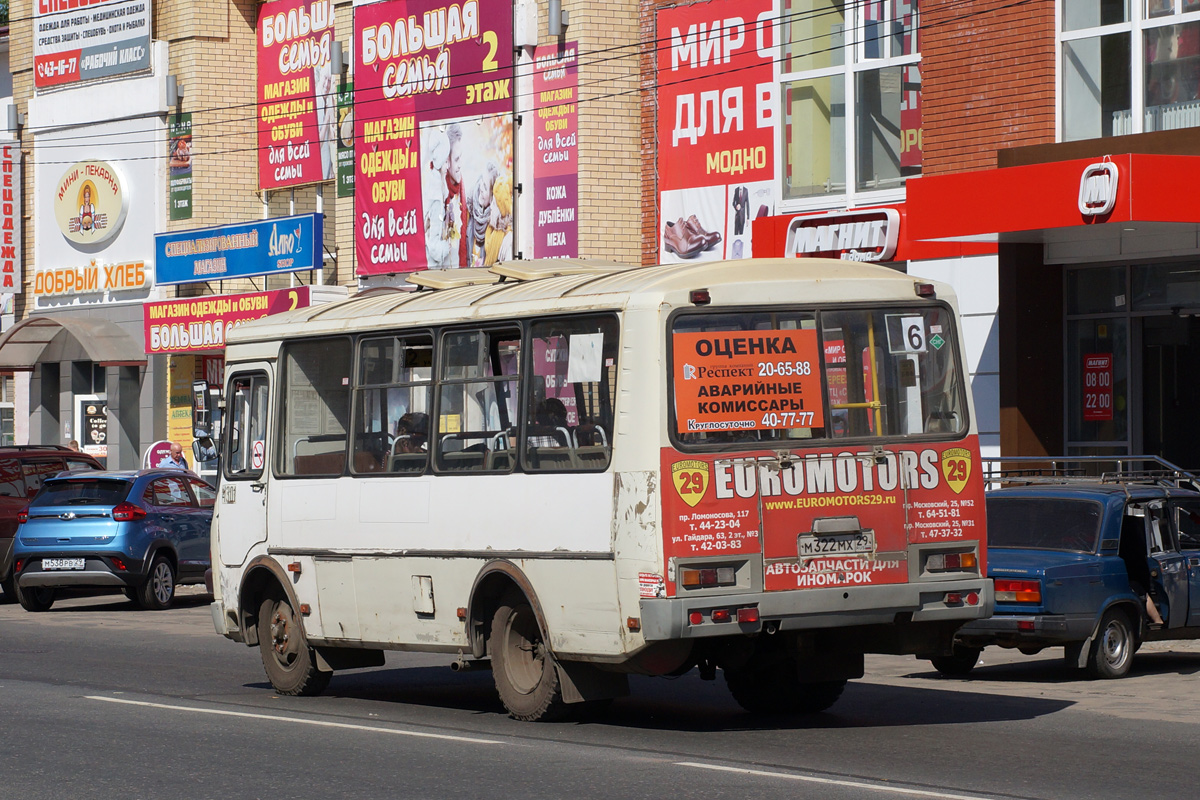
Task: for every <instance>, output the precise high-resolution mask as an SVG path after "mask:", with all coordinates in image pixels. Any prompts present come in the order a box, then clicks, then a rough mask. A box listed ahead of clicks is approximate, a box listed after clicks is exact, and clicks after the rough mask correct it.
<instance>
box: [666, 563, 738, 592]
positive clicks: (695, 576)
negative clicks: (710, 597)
mask: <svg viewBox="0 0 1200 800" xmlns="http://www.w3.org/2000/svg"><path fill="white" fill-rule="evenodd" d="M736 583H737V570H736V569H734V568H733V567H713V568H707V569H681V570H679V584H680V586H682V587H683V588H685V589H707V588H709V587H710V586H733V585H734V584H736Z"/></svg>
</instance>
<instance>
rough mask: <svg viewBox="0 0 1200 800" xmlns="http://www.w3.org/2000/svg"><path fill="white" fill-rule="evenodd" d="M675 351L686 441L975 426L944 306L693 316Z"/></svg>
mask: <svg viewBox="0 0 1200 800" xmlns="http://www.w3.org/2000/svg"><path fill="white" fill-rule="evenodd" d="M671 351H672V360H673V376H672V377H673V389H674V391H673V402H674V412H675V431H674V433H675V436H676V437H677V438H678V439H679V440H680V441H682V442H684V443H687V444H730V443H767V442H787V441H797V440H811V439H831V438H878V437H885V438H887V437H903V436H913V435H927V434H962V433H965V431H966V414H965V408H966V407H965V398H964V396H963V392H964V386H963V384H962V381H961V380H960V378H959V372H958V367H957V358H956V355H955V353H956V352H957V349H956V345H955V333H954V326H953V323H952V314H951V312H950V311H949V310H948V309H946V308H943V307H936V306H929V307H923V308H914V309H906V308H902V307H899V308H873V309H854V310H836V311H824V312H746V313H733V314H730V313H712V314H709V313H702V314H685V315H680V316H678V317H676V319H675V322H674V326H673V328H672V340H671Z"/></svg>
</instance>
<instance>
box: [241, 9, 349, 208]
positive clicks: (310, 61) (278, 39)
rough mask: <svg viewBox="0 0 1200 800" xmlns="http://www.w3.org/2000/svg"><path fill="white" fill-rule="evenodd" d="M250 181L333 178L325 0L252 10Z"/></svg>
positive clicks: (333, 113)
mask: <svg viewBox="0 0 1200 800" xmlns="http://www.w3.org/2000/svg"><path fill="white" fill-rule="evenodd" d="M256 32H257V37H258V38H257V41H258V185H259V186H260V187H261V188H263V189H279V188H282V187H286V186H302V185H305V184H310V183H320V182H321V181H328V180H332V179H333V165H334V157H335V154H334V148H335V147H336V146H337V140H336V138H335V135H334V134H335V129H336V128H337V97H336V88H335V86H334V75H333V70H332V68H331V61H330V47H331V45H332V43H333V0H272V1H271V2H269V3H263V5H262V6H261V7H260V8H259V10H258V27H257V28H256Z"/></svg>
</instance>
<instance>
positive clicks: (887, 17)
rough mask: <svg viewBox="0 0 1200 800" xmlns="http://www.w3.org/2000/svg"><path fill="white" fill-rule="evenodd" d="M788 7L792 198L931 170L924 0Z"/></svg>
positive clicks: (849, 196) (849, 198)
mask: <svg viewBox="0 0 1200 800" xmlns="http://www.w3.org/2000/svg"><path fill="white" fill-rule="evenodd" d="M784 6H785V8H784V11H783V14H784V21H783V23H782V27H783V30H784V36H783V38H784V45H783V46H784V54H783V55H784V57H783V59H782V68H783V73H784V74H783V76H782V80H781V86H780V97H781V99H782V102H783V114H782V116H783V128H784V130H783V139H784V142H783V146H784V150H785V157H784V158H785V162H784V163H785V173H784V178H783V184H784V185H783V199H784V201H787V200H801V199H806V198H827V197H829V196H831V195H845V196H846V197H845V199H839V200H837V201H836V202H839V203H847V204H850V205H853V204H854V199H855V196H856V195H857V194H858V193H865V192H891V193H893V196H894V195H897V194H899V190H901V189H903V188H904V182H905V180H906V179H908V178H909V177H914V176H917V175H920V174H921V161H922V129H921V69H920V14H919V5H918V2H917V0H863V2H860V3H845V2H844V0H815V5H813V4H801V3H800V2H799V0H785V3H784ZM848 109H853V110H854V117H853V119H852V120H848V119H847V110H848Z"/></svg>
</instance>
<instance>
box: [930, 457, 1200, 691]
mask: <svg viewBox="0 0 1200 800" xmlns="http://www.w3.org/2000/svg"><path fill="white" fill-rule="evenodd" d="M987 524H988V576H989V577H991V578H992V579H993V580H994V581H995V591H996V610H995V613H994V615H993V616H992V617H991V618H990V619H984V620H977V621H975V622H971V623H969V624H967V625H966V626H964V627H963V628H961V629H960V630H959V632H958V634H957V638H956V644H955V648H954V651H953V653H952V654H944V655H942V656H940V657H937V658H934V659H933V664H934V666H935V667H936V668H937V669H938V670H940V671H941V672H943V673H946V674H965V673H967V672H969V671H970V670H971V668H972V667H974V665H975V663H976V660H977V659H978V658H979V654H980V651H981V650H982V648H983V647H985V646H986V645H999V646H1001V647H1012V648H1017V649H1018V650H1020V651H1021V652H1022V653H1026V654H1030V655H1032V654H1034V653H1037V652H1039V651H1040V650H1042V649H1043V648H1046V647H1056V646H1057V647H1063V648H1064V649H1065V658H1066V664H1067V666H1068V667H1078V668H1083V669H1086V670H1087V671H1088V672H1089V673H1090V674H1091V675H1092V676H1093V677H1096V678H1120V677H1122V676H1124V675H1125V674H1126V673H1128V672H1129V668H1130V665H1131V663H1132V660H1133V654H1134V652H1136V651H1137V649H1138V648H1139V647H1140V646H1141V643H1142V642H1144V641H1156V640H1165V639H1195V638H1200V493H1197V492H1195V491H1191V490H1188V489H1182V488H1179V487H1178V486H1175V485H1171V484H1169V483H1166V482H1163V483H1156V482H1140V483H1139V482H1129V481H1124V482H1120V483H1102V482H1099V481H1096V482H1068V483H1059V484H1056V485H1030V486H1021V487H1013V488H1007V489H999V490H997V491H993V492H989V493H988V495H987Z"/></svg>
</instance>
